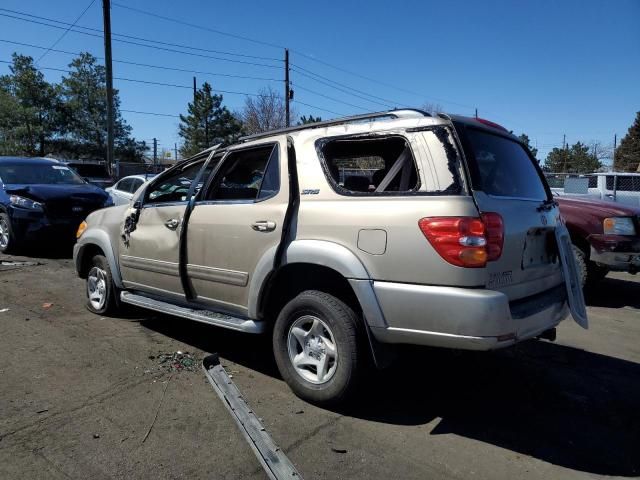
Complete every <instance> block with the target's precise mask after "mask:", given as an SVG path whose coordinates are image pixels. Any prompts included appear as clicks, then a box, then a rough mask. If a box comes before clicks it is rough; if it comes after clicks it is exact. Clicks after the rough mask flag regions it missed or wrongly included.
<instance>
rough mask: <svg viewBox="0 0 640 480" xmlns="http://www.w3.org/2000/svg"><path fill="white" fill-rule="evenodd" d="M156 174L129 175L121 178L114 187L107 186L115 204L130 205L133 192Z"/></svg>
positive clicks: (107, 190)
mask: <svg viewBox="0 0 640 480" xmlns="http://www.w3.org/2000/svg"><path fill="white" fill-rule="evenodd" d="M153 177H155V175H129V176H128V177H124V178H121V179H120V180H119V181H118V183H116V184H115V185H113V186H112V187H109V188H106V189H105V190H106V192H107V193H108V194H109V196H110V197H111V200H113V204H114V205H115V206H118V205H128V204H129V202H130V201H131V199H132V198H133V194H134V193H136V191H137V190H138V189H139V188H140V187H141V186H142V185H143V184H144V183H145V182H146V181H147V180H151V179H152V178H153Z"/></svg>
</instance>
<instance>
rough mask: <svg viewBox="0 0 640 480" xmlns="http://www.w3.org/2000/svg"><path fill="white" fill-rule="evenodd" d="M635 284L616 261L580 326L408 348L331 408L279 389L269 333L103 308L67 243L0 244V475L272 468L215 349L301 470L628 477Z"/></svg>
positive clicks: (140, 474) (636, 368) (172, 474)
mask: <svg viewBox="0 0 640 480" xmlns="http://www.w3.org/2000/svg"><path fill="white" fill-rule="evenodd" d="M2 261H4V262H9V261H29V262H32V264H31V265H24V266H21V265H7V264H6V263H5V264H3V263H2ZM638 287H639V282H638V279H636V278H635V277H633V276H630V275H626V274H613V275H611V276H610V278H607V279H606V280H605V281H604V282H602V283H601V284H600V285H599V286H598V288H597V289H596V290H595V291H592V292H590V293H589V295H588V301H587V303H588V304H589V315H590V321H591V328H590V330H588V331H584V330H582V329H580V328H579V327H578V326H577V325H575V324H574V323H573V322H571V321H566V322H563V324H562V325H561V326H560V328H559V329H558V341H557V342H555V343H549V342H546V341H540V342H528V343H525V344H521V345H519V346H516V347H514V348H512V349H509V350H505V351H500V352H493V353H460V354H456V353H453V352H448V351H432V350H428V349H407V350H406V351H405V352H403V355H402V356H401V358H400V359H399V360H398V362H397V363H396V364H395V365H394V366H393V367H392V368H390V369H388V370H386V371H384V372H378V373H376V374H374V375H372V376H371V378H369V379H368V381H367V382H366V384H365V385H364V386H363V387H362V389H361V390H360V392H359V394H358V396H357V398H356V399H355V401H354V403H353V404H352V405H351V406H347V407H344V408H342V409H336V410H326V409H321V408H317V407H313V406H311V405H309V404H307V403H305V402H303V401H301V400H299V399H298V398H297V397H295V396H294V395H293V394H292V393H291V392H290V391H289V389H288V388H287V386H286V385H285V384H284V383H283V382H282V380H281V379H280V378H279V376H278V374H277V370H276V368H275V362H274V360H273V356H272V355H271V352H270V342H269V339H268V338H263V337H253V336H248V335H242V334H237V333H234V332H230V331H225V330H221V329H217V328H214V327H210V326H206V325H202V324H197V323H193V322H188V321H185V320H181V319H177V318H172V317H166V316H158V315H153V314H150V313H145V312H141V311H136V312H131V313H129V314H128V315H127V316H126V317H122V318H101V317H99V316H95V315H93V314H90V313H89V312H88V311H86V309H85V308H84V301H85V299H84V283H83V281H81V280H80V279H78V278H76V275H75V272H74V270H73V266H72V262H71V261H70V260H69V259H67V258H64V255H62V256H61V258H21V257H9V256H1V255H0V478H11V479H17V478H29V479H33V478H47V479H50V478H79V479H84V478H97V479H99V478H150V479H164V478H190V479H191V478H225V479H226V478H229V479H233V478H266V476H265V474H264V472H263V471H262V469H261V468H260V465H259V463H258V461H257V460H256V458H255V457H254V455H253V453H252V451H251V449H250V448H249V446H248V445H247V444H246V442H245V440H244V438H243V437H242V435H241V434H240V433H239V431H238V429H237V427H236V425H235V423H233V421H232V420H231V417H230V416H229V414H228V413H227V411H226V409H225V408H224V406H223V405H222V404H221V403H220V401H219V400H218V398H217V397H216V395H215V393H214V392H213V391H212V389H211V386H210V385H209V384H208V382H207V380H206V379H205V377H204V375H203V374H202V372H201V371H200V370H199V368H191V366H192V363H191V360H193V361H194V362H195V363H196V365H199V363H200V361H201V359H202V358H203V357H204V356H206V355H207V354H208V353H209V352H218V353H220V357H221V361H222V364H223V365H224V366H225V368H226V369H227V371H228V372H229V373H230V374H231V375H233V379H234V381H235V382H236V384H237V385H238V387H239V388H240V390H241V391H242V392H243V393H244V394H245V397H246V398H247V400H248V401H249V403H250V404H251V406H252V407H253V409H254V410H255V412H256V413H257V414H258V415H259V416H260V417H261V418H262V419H263V422H264V424H265V426H266V427H267V429H268V430H269V431H270V432H271V434H272V436H273V438H274V440H275V441H276V442H277V443H278V444H279V445H280V446H281V447H282V449H283V450H284V451H285V452H286V453H287V455H288V456H289V458H290V459H291V460H292V461H293V463H294V464H295V465H296V467H297V468H298V470H299V471H300V472H301V473H302V475H303V476H304V477H305V478H308V479H311V478H321V479H336V478H345V479H346V478H349V479H351V478H354V479H360V478H362V479H367V480H373V479H378V478H380V479H386V478H403V479H413V478H416V479H418V478H420V479H424V478H470V477H476V478H505V479H507V478H509V479H511V478H521V479H530V478H531V479H537V478H554V479H556V478H562V479H564V478H567V479H568V478H596V477H599V476H622V477H637V476H640V408H639V406H640V365H639V364H638V362H640V295H639V293H640V289H639V288H638ZM6 309H8V310H6ZM178 351H179V352H181V353H180V354H179V355H178V356H176V352H178ZM156 415H157V418H156ZM154 419H155V420H154Z"/></svg>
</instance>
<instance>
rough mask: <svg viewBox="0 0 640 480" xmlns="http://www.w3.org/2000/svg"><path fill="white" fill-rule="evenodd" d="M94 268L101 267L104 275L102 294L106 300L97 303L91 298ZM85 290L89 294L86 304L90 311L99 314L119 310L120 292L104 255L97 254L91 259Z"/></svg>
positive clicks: (112, 312) (107, 313) (108, 313)
mask: <svg viewBox="0 0 640 480" xmlns="http://www.w3.org/2000/svg"><path fill="white" fill-rule="evenodd" d="M94 269H99V270H100V271H101V272H102V275H103V277H104V294H103V295H102V296H103V298H104V301H103V302H99V303H98V304H97V305H96V303H95V302H92V299H91V298H90V290H91V286H90V282H92V273H93V272H94ZM85 292H86V294H87V304H86V305H87V309H88V310H89V311H90V312H93V313H96V314H98V315H111V314H114V313H116V312H117V311H118V307H119V302H118V298H117V295H118V293H119V292H118V291H117V288H116V286H115V285H114V283H113V276H112V275H111V268H109V262H107V259H106V258H105V256H104V255H95V256H94V257H93V258H92V259H91V263H90V264H89V269H88V270H87V288H86V290H85Z"/></svg>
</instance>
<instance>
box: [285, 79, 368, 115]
mask: <svg viewBox="0 0 640 480" xmlns="http://www.w3.org/2000/svg"><path fill="white" fill-rule="evenodd" d="M294 87H295V88H294V90H295V89H296V88H297V89H299V90H303V91H305V92H309V93H311V94H313V95H317V96H319V97H323V98H326V99H327V100H331V101H332V102H337V103H342V104H343V105H347V106H349V107H353V108H357V109H358V110H364V111H365V112H369V111H371V109H369V108H366V107H362V106H360V105H354V104H353V103H348V102H345V101H342V100H338V99H337V98H334V97H330V96H329V95H325V94H323V93H320V92H316V91H314V90H311V89H308V88H305V87H303V86H300V85H298V84H297V83H296V84H294Z"/></svg>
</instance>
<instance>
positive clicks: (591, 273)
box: [573, 245, 609, 288]
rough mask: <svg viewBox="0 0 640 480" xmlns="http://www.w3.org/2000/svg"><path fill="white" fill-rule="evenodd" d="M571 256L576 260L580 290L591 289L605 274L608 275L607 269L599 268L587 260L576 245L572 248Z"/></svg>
mask: <svg viewBox="0 0 640 480" xmlns="http://www.w3.org/2000/svg"><path fill="white" fill-rule="evenodd" d="M573 254H574V256H575V258H576V265H577V267H578V273H579V274H580V283H581V285H582V288H585V287H592V286H593V285H595V284H596V283H598V282H599V281H601V280H602V279H603V278H604V277H605V276H606V275H607V273H609V270H608V269H607V268H604V267H600V266H598V265H596V264H595V263H594V262H592V261H591V260H589V259H587V255H586V254H585V253H584V251H583V250H582V249H581V248H580V247H577V246H576V245H574V246H573Z"/></svg>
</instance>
